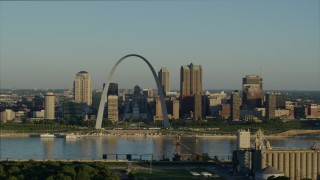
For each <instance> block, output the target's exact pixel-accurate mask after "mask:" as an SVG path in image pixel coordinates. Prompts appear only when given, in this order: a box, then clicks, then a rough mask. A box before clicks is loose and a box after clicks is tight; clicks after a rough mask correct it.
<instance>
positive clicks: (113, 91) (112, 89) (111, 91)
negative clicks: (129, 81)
mask: <svg viewBox="0 0 320 180" xmlns="http://www.w3.org/2000/svg"><path fill="white" fill-rule="evenodd" d="M118 94H119V93H118V83H110V84H109V88H108V93H107V95H108V96H110V95H115V96H118Z"/></svg>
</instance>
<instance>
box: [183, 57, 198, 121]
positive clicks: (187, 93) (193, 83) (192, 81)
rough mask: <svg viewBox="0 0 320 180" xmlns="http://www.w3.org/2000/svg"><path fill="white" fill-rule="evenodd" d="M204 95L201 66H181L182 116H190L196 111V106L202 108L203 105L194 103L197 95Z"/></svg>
mask: <svg viewBox="0 0 320 180" xmlns="http://www.w3.org/2000/svg"><path fill="white" fill-rule="evenodd" d="M196 93H198V94H202V67H201V66H200V65H193V64H192V63H191V64H190V65H185V66H181V68H180V96H181V97H180V100H181V103H180V104H181V113H182V114H181V115H184V114H189V113H190V112H192V111H194V110H195V109H197V110H199V109H201V107H194V105H197V106H201V103H194V100H195V97H194V96H195V94H196Z"/></svg>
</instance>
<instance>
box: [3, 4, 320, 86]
mask: <svg viewBox="0 0 320 180" xmlns="http://www.w3.org/2000/svg"><path fill="white" fill-rule="evenodd" d="M318 7H319V1H316V0H314V1H312V0H311V1H307V2H302V1H281V2H278V1H268V2H251V1H241V2H233V1H232V2H231V1H226V2H220V1H213V2H208V1H203V2H200V3H199V2H192V1H191V2H189V1H188V2H183V3H181V2H149V3H147V2H140V1H134V2H125V3H123V2H109V1H108V2H81V3H78V2H22V3H21V2H3V1H2V2H0V10H1V11H0V50H1V53H0V76H1V78H0V88H2V89H3V88H9V89H11V88H13V87H15V88H17V89H24V88H38V89H41V88H45V89H62V88H72V82H73V77H74V74H76V73H77V72H79V71H81V70H85V71H88V72H89V73H90V74H91V78H92V82H93V87H94V88H95V89H97V88H98V89H100V88H101V86H102V84H103V83H104V82H105V80H106V79H105V77H106V76H107V74H108V73H109V72H110V70H111V66H112V65H113V64H114V63H115V62H116V60H118V59H119V58H120V57H122V56H124V55H126V54H130V53H137V54H140V55H142V56H145V57H146V58H147V59H148V60H149V61H150V63H151V64H152V65H153V66H154V67H155V69H156V70H157V71H158V70H160V68H161V67H163V66H165V67H167V68H168V71H169V72H170V85H169V86H170V87H171V89H175V90H178V89H179V78H180V76H179V68H180V66H181V65H183V64H189V63H191V62H193V63H194V64H199V65H201V66H202V67H203V72H204V74H203V89H230V90H232V89H239V90H240V89H241V78H242V77H244V76H245V75H246V74H255V75H261V77H263V79H264V89H267V90H319V89H320V82H319V81H318V79H320V70H319V69H320V61H319V59H320V55H319V49H320V46H319V44H320V43H319V8H318ZM57 12H59V13H57ZM164 12H166V13H164ZM190 12H192V13H190ZM149 73H150V72H149V70H148V69H147V66H145V65H144V64H141V62H138V61H137V60H136V59H132V60H129V61H127V63H126V64H122V65H121V66H119V69H118V71H117V72H116V74H115V77H114V80H113V81H114V82H117V83H118V84H119V88H120V89H129V88H132V87H133V86H134V85H136V84H139V85H140V86H142V87H146V88H153V89H155V87H156V86H155V83H154V82H153V79H152V78H145V74H149Z"/></svg>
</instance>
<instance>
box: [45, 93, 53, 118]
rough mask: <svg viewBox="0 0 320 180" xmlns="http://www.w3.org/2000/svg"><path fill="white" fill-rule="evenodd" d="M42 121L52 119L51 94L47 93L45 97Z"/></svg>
mask: <svg viewBox="0 0 320 180" xmlns="http://www.w3.org/2000/svg"><path fill="white" fill-rule="evenodd" d="M44 108H45V110H44V119H51V120H53V119H54V94H53V93H52V92H48V93H47V94H46V95H45V102H44Z"/></svg>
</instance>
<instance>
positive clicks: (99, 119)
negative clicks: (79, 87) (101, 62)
mask: <svg viewBox="0 0 320 180" xmlns="http://www.w3.org/2000/svg"><path fill="white" fill-rule="evenodd" d="M132 56H133V57H138V58H140V59H142V60H143V61H144V62H145V63H147V65H148V66H149V68H150V70H151V72H152V75H153V77H154V80H155V81H156V84H157V88H158V94H159V96H160V102H161V108H162V117H163V127H164V128H166V129H167V128H169V126H170V124H169V120H168V112H167V107H166V103H165V101H164V95H163V93H162V92H163V90H162V86H161V84H160V82H159V78H158V76H157V73H156V72H155V70H154V69H153V67H152V65H151V64H150V63H149V61H148V60H147V59H146V58H144V57H142V56H140V55H138V54H128V55H126V56H124V57H122V58H121V59H119V60H118V61H117V63H116V64H115V65H114V66H113V68H112V70H111V72H110V73H109V75H108V78H107V81H106V85H105V87H104V89H103V91H102V94H101V100H100V105H99V110H98V116H97V121H96V127H95V128H96V129H101V125H102V119H103V113H104V106H105V103H106V102H107V100H108V97H107V96H108V95H107V91H108V89H109V84H110V81H111V78H112V76H113V74H114V71H115V70H116V68H117V67H118V65H119V64H120V63H121V62H122V61H123V60H125V59H126V58H128V57H132Z"/></svg>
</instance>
